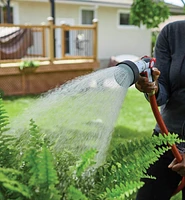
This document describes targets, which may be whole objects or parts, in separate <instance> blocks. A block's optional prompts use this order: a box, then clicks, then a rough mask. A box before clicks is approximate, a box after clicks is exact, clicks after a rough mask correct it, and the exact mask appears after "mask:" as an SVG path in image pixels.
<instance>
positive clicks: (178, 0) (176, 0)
mask: <svg viewBox="0 0 185 200" xmlns="http://www.w3.org/2000/svg"><path fill="white" fill-rule="evenodd" d="M165 2H166V3H172V4H175V5H178V6H183V3H182V1H181V0H165Z"/></svg>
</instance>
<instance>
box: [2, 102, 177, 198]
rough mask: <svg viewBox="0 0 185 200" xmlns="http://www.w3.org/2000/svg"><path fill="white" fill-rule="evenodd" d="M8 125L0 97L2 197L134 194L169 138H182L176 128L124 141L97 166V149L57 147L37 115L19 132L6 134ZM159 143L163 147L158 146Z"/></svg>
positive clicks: (123, 195)
mask: <svg viewBox="0 0 185 200" xmlns="http://www.w3.org/2000/svg"><path fill="white" fill-rule="evenodd" d="M8 129H13V127H10V123H9V117H8V115H7V112H6V110H5V106H4V102H3V100H2V99H0V138H1V150H0V155H1V156H0V176H1V179H0V199H2V200H3V199H5V200H10V199H17V200H28V199H32V200H43V199H44V200H49V199H51V200H58V199H62V200H63V199H64V200H65V199H66V200H68V199H69V200H83V199H84V200H86V199H87V200H94V199H105V200H109V199H110V200H111V199H117V200H122V199H123V200H124V199H130V200H131V199H134V197H135V193H136V191H137V189H138V188H139V187H141V186H142V184H143V183H142V182H140V178H141V177H148V175H147V174H146V169H147V168H148V166H149V165H150V164H152V163H154V162H155V161H156V160H157V159H158V158H159V157H160V155H161V154H163V153H164V152H165V151H167V150H169V148H170V147H169V146H168V145H167V143H168V144H174V143H179V142H181V141H180V140H179V139H178V138H177V136H176V135H175V134H169V135H168V136H165V137H163V136H160V137H152V138H151V137H148V136H145V137H141V138H136V139H132V140H125V141H121V142H119V144H117V145H116V146H115V147H114V148H113V149H112V150H110V152H109V155H108V156H107V160H106V162H105V163H104V164H102V165H101V166H99V167H94V164H95V163H94V162H95V161H94V157H95V155H96V153H97V150H96V149H89V150H87V151H86V152H85V153H84V154H82V155H81V156H80V157H77V156H75V154H74V153H73V152H70V151H66V150H65V149H64V150H63V151H62V152H56V151H55V150H54V148H52V147H53V144H51V143H50V141H49V140H48V138H47V137H46V135H45V134H44V132H43V131H42V130H40V128H39V127H38V126H37V124H36V122H35V121H34V120H33V119H30V128H29V130H25V133H24V134H23V135H21V136H20V137H16V135H11V134H7V133H8ZM23 137H26V138H28V140H27V143H26V144H23V143H22V142H21V141H23ZM113 137H114V133H113ZM111 145H112V144H111ZM155 145H159V146H161V147H160V148H159V149H158V150H156V149H155ZM148 178H154V179H155V177H148Z"/></svg>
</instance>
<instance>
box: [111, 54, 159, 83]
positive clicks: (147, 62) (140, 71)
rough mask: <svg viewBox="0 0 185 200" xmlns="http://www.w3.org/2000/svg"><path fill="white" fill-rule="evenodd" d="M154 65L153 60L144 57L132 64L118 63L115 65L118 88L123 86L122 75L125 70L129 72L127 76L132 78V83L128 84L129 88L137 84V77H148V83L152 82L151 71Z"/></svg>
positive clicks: (127, 61)
mask: <svg viewBox="0 0 185 200" xmlns="http://www.w3.org/2000/svg"><path fill="white" fill-rule="evenodd" d="M154 64H155V58H150V57H147V56H144V57H143V58H141V60H138V61H136V62H132V61H130V60H125V61H123V62H120V63H118V64H117V65H116V66H117V67H118V68H119V70H116V71H115V74H114V77H115V80H116V81H117V83H118V84H119V85H120V86H123V83H124V81H123V80H122V79H123V77H124V76H123V73H125V70H127V71H128V72H129V75H131V76H132V82H131V83H130V86H131V85H133V84H134V83H136V82H137V80H138V78H139V75H142V76H146V77H148V79H149V81H150V82H152V73H151V69H152V67H153V66H154Z"/></svg>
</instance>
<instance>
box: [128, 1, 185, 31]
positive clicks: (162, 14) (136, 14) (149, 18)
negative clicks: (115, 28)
mask: <svg viewBox="0 0 185 200" xmlns="http://www.w3.org/2000/svg"><path fill="white" fill-rule="evenodd" d="M182 1H183V0H182ZM169 15H170V11H169V8H168V7H167V5H166V4H165V3H164V2H163V1H157V2H156V1H153V0H134V1H133V4H132V6H131V13H130V23H131V24H133V25H136V26H139V27H140V26H141V25H146V27H147V28H148V29H149V28H156V27H158V25H159V24H160V23H161V22H164V21H165V20H166V19H168V17H169Z"/></svg>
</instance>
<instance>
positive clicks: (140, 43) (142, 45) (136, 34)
mask: <svg viewBox="0 0 185 200" xmlns="http://www.w3.org/2000/svg"><path fill="white" fill-rule="evenodd" d="M17 2H18V3H17V5H18V7H19V23H20V24H24V23H31V24H41V23H42V22H45V23H47V17H49V16H50V15H51V7H50V3H49V1H48V2H30V1H17ZM127 2H130V0H127V1H125V2H124V3H127ZM82 7H86V8H87V7H88V5H87V4H84V5H83V4H81V5H80V4H66V3H65V4H63V3H56V6H55V17H56V18H70V19H74V23H75V25H79V24H80V9H81V8H82ZM92 7H94V8H95V9H96V11H97V18H98V59H99V60H100V61H101V64H102V67H106V66H107V65H108V61H109V60H110V57H111V56H115V55H120V54H132V55H136V56H138V57H141V56H143V55H149V56H150V54H151V31H150V30H147V29H145V28H138V27H129V26H126V27H122V28H120V27H118V10H120V9H122V8H120V7H118V8H116V7H111V6H107V7H104V6H102V5H99V6H97V5H92V4H91V5H89V8H92ZM125 9H126V8H125ZM127 10H128V8H127ZM128 12H129V10H128Z"/></svg>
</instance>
